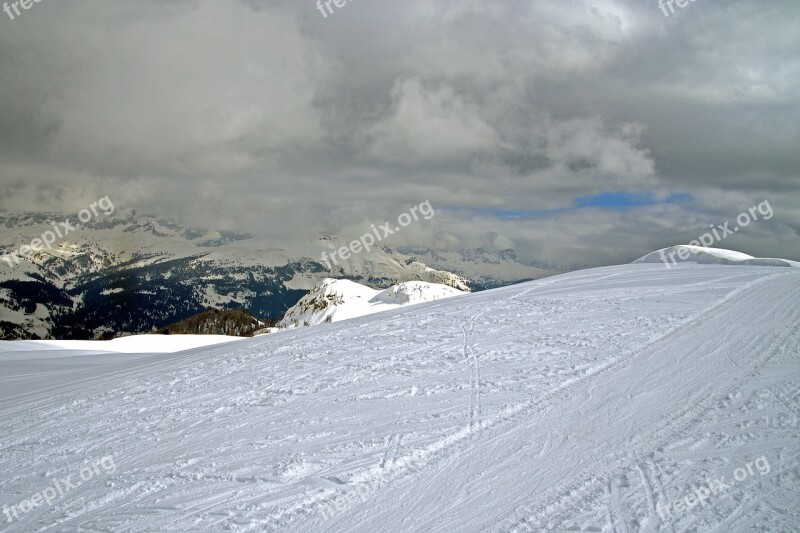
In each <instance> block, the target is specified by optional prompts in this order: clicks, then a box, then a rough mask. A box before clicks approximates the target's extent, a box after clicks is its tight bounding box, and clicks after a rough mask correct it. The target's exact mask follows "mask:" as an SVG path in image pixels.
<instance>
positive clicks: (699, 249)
mask: <svg viewBox="0 0 800 533" xmlns="http://www.w3.org/2000/svg"><path fill="white" fill-rule="evenodd" d="M634 263H662V264H665V265H667V266H668V267H672V266H674V265H676V264H677V263H698V264H702V265H748V266H774V267H793V268H800V263H798V262H797V261H790V260H788V259H776V258H760V257H753V256H752V255H747V254H743V253H742V252H737V251H734V250H726V249H724V248H706V247H703V246H692V245H679V246H672V247H670V248H663V249H661V250H656V251H655V252H651V253H649V254H647V255H646V256H644V257H640V258H639V259H637V260H636V261H634Z"/></svg>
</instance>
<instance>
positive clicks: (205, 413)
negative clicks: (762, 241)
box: [0, 264, 800, 532]
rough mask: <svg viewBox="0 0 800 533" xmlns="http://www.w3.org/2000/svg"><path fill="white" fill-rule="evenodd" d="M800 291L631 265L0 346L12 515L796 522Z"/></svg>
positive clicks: (0, 453) (178, 523) (253, 524)
mask: <svg viewBox="0 0 800 533" xmlns="http://www.w3.org/2000/svg"><path fill="white" fill-rule="evenodd" d="M799 298H800V271H798V270H796V269H792V268H769V267H759V266H748V267H742V266H727V265H725V266H720V265H696V264H679V265H677V266H675V267H673V268H671V269H666V268H664V266H663V265H656V264H634V265H625V266H619V267H610V268H601V269H595V270H589V271H581V272H574V273H570V274H565V275H561V276H557V277H553V278H549V279H547V280H544V281H537V282H532V283H526V284H523V285H517V286H512V287H506V288H502V289H497V290H493V291H487V292H481V293H477V294H470V295H464V296H460V297H458V298H449V299H445V300H441V301H436V302H431V303H425V304H420V305H418V306H414V307H413V308H405V307H402V308H399V309H397V310H395V311H389V312H387V313H382V314H379V315H371V316H366V317H361V318H355V319H353V320H350V321H346V322H340V323H337V324H330V325H328V326H326V327H320V328H298V329H295V330H291V331H284V332H281V333H278V334H275V335H267V336H264V337H258V338H255V339H247V340H243V341H236V342H234V343H231V344H225V345H221V346H217V347H211V348H201V349H197V350H193V351H188V352H181V353H177V354H171V355H136V354H129V355H102V356H91V355H89V356H84V357H71V358H63V359H60V360H41V361H27V362H26V361H5V362H4V361H0V420H2V421H3V431H2V432H0V506H2V505H7V506H8V507H7V508H5V509H6V510H8V512H9V516H10V517H11V522H7V521H6V522H4V523H2V525H1V526H0V527H2V528H3V530H4V531H11V532H17V531H19V532H22V531H25V532H27V531H39V530H51V531H134V532H135V531H253V532H256V531H301V532H302V531H308V532H317V531H354V532H355V531H359V532H360V531H364V532H372V531H397V532H403V531H427V532H450V531H537V532H538V531H629V532H632V531H651V532H661V531H664V532H678V531H718V532H727V531H756V530H757V531H796V530H797V524H799V523H800V507H799V506H798V505H797V502H798V501H800V471H798V464H800V417H799V416H798V414H800V395H798V392H797V383H798V380H800V366H799V365H800V335H798V331H800V307H798V305H797V302H798V299H799ZM82 476H84V477H82ZM64 480H68V481H70V485H69V486H65V484H66V481H64ZM56 484H58V485H57V486H58V487H60V488H61V489H64V491H63V493H60V492H58V491H55V490H54V489H53V487H54V486H55V485H56ZM45 491H47V492H45ZM695 491H696V492H695ZM37 495H38V496H41V495H47V496H48V497H49V500H48V501H47V502H45V501H43V498H42V497H38V498H37ZM698 496H700V497H701V498H702V503H698ZM34 499H35V501H36V502H37V504H36V505H34V504H30V506H28V504H27V503H23V502H28V503H30V502H31V501H34ZM21 503H22V504H23V506H24V507H25V509H26V511H22V509H21V508H20V504H21ZM12 508H13V509H16V511H13V509H12ZM12 512H16V513H17V514H16V515H13V514H11V513H12ZM0 520H3V521H5V520H6V516H3V515H0Z"/></svg>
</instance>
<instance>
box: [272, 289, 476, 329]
mask: <svg viewBox="0 0 800 533" xmlns="http://www.w3.org/2000/svg"><path fill="white" fill-rule="evenodd" d="M463 294H466V293H465V292H464V291H460V290H458V289H454V288H452V287H448V286H447V285H441V284H438V283H426V282H422V281H408V282H405V283H398V284H397V285H392V286H391V287H389V288H388V289H385V290H382V291H379V290H375V289H371V288H369V287H367V286H365V285H361V284H359V283H354V282H352V281H349V280H346V279H332V278H327V279H324V280H322V281H320V282H319V283H318V284H317V286H316V287H314V289H313V290H311V292H309V293H308V294H307V295H305V296H304V297H303V298H301V299H300V301H299V302H297V304H296V305H294V306H293V307H292V308H291V309H289V310H288V311H287V312H286V315H285V316H284V318H283V320H281V322H280V325H281V327H283V328H295V327H300V326H317V325H319V324H323V323H325V322H338V321H340V320H347V319H350V318H355V317H359V316H365V315H371V314H373V313H380V312H382V311H389V310H392V309H397V308H398V307H401V306H404V305H414V304H419V303H423V302H433V301H435V300H441V299H443V298H451V297H453V296H460V295H463Z"/></svg>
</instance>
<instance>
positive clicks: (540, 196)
mask: <svg viewBox="0 0 800 533" xmlns="http://www.w3.org/2000/svg"><path fill="white" fill-rule="evenodd" d="M798 28H800V7H798V4H797V3H796V2H794V1H775V2H770V3H769V4H764V3H763V2H756V1H735V0H734V1H730V2H724V3H721V2H712V1H703V0H698V1H697V2H693V3H690V4H689V5H688V6H687V7H686V8H683V9H681V10H680V11H679V12H678V13H676V14H675V15H672V16H671V17H669V18H666V17H664V16H663V14H662V13H661V11H660V10H659V9H658V3H657V2H656V1H652V2H651V1H647V2H633V1H630V2H624V1H616V0H570V1H564V0H559V1H528V2H523V1H502V2H478V1H470V0H460V1H445V0H440V1H424V0H411V1H409V2H402V3H399V2H388V1H377V0H373V1H371V2H367V1H357V0H354V1H352V2H348V3H347V4H346V5H345V7H343V8H341V9H336V10H335V11H334V13H332V14H331V15H329V16H328V17H327V18H323V17H322V15H321V14H320V13H319V11H317V8H316V5H315V2H313V1H312V0H304V1H300V2H298V1H296V0H295V1H291V2H290V1H288V0H287V1H278V2H276V1H269V2H266V1H264V2H259V1H255V0H252V1H247V2H244V1H231V2H213V1H210V0H205V1H188V0H182V1H177V0H175V1H163V0H162V1H142V2H135V3H131V2H121V1H115V0H111V1H109V0H105V1H102V2H101V1H99V0H85V1H80V2H69V3H66V2H41V3H39V4H35V5H34V7H33V8H32V9H31V10H29V11H26V12H24V13H23V15H22V16H21V17H19V18H17V19H16V20H13V21H12V20H10V19H8V18H6V19H0V67H2V76H1V77H0V158H1V159H0V192H2V195H1V196H0V197H2V201H0V207H3V208H7V209H59V210H64V211H72V210H75V209H78V208H80V207H81V206H83V205H85V204H86V202H87V201H93V200H96V199H97V198H99V197H101V196H105V195H110V196H111V197H112V198H114V200H115V204H116V205H118V206H120V207H122V206H128V207H130V208H136V209H137V210H139V211H140V212H156V213H162V214H165V215H178V216H181V217H182V218H184V219H185V220H186V221H187V222H188V223H191V224H193V225H205V226H212V227H220V228H224V229H245V230H247V231H250V232H252V233H261V234H263V235H264V236H266V237H270V238H272V239H277V240H284V241H289V240H292V239H307V238H308V239H311V238H313V236H314V235H315V234H317V233H319V232H325V233H340V234H343V235H346V234H350V233H352V234H354V235H360V234H362V233H363V229H364V227H365V226H366V227H368V226H369V224H371V223H375V222H382V221H383V220H387V219H390V218H393V217H395V216H396V215H397V214H398V213H401V212H403V211H405V210H406V208H407V207H408V206H409V205H416V204H418V203H419V202H421V201H423V200H430V201H431V203H432V204H433V205H434V207H437V208H438V209H437V217H436V218H435V219H434V220H433V221H431V223H429V224H426V225H424V226H422V225H420V226H418V227H415V228H408V230H407V231H404V232H403V234H402V235H398V236H397V242H396V244H397V245H404V244H414V245H426V244H427V245H433V246H442V247H450V248H459V247H467V246H475V245H492V246H495V247H509V246H510V247H515V248H517V249H518V250H519V252H520V256H521V257H522V258H524V259H531V260H533V259H538V260H561V261H569V262H581V263H593V264H598V263H604V262H618V261H620V260H627V259H632V258H635V257H636V256H638V255H643V254H644V253H646V252H647V251H649V250H650V249H653V248H656V247H662V246H666V245H670V244H675V243H678V242H682V241H685V240H688V239H690V238H695V237H696V236H697V234H698V232H700V233H702V231H704V229H705V228H706V227H708V225H709V224H712V223H713V224H716V223H722V222H724V221H725V220H726V219H728V218H731V217H735V216H736V215H737V214H738V213H739V212H741V211H742V210H744V209H747V208H749V207H751V206H752V205H755V204H756V203H758V202H760V201H763V200H765V199H768V200H770V201H771V203H772V205H773V207H774V209H775V213H776V215H775V217H774V218H773V219H772V220H770V221H764V222H763V223H761V224H760V225H758V226H757V227H756V226H754V227H751V228H748V231H747V232H743V233H742V234H738V235H737V236H736V237H734V238H731V239H730V242H726V243H725V245H726V246H730V247H737V248H740V249H742V250H743V251H747V252H750V253H758V254H760V255H776V256H789V257H790V258H793V259H800V246H798V245H799V244H800V195H798V194H797V193H798V189H800V176H799V175H798V174H800V170H798V169H800V151H798V150H797V147H798V146H800V132H798V128H799V126H798V124H800V120H798V119H800V102H798V99H800V91H798V78H799V77H800V30H798ZM620 191H622V192H625V193H630V194H634V195H635V194H647V195H651V196H652V197H653V198H655V199H662V200H665V201H666V200H667V199H669V198H671V197H673V196H674V195H691V197H692V198H693V199H694V201H693V202H684V203H680V204H672V203H660V202H658V201H655V202H652V203H648V204H647V205H641V206H637V207H635V208H631V209H626V210H617V209H605V208H603V207H597V208H591V209H580V210H566V211H559V210H562V209H564V208H569V207H570V206H572V205H574V202H575V200H576V199H577V198H581V197H588V196H592V195H597V194H603V193H610V192H620ZM537 210H542V211H546V210H553V214H552V215H550V216H537V217H522V218H504V217H503V216H499V215H495V214H493V213H504V212H512V211H537ZM476 213H481V214H479V215H478V214H476ZM390 244H395V243H394V242H393V243H390Z"/></svg>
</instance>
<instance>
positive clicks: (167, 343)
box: [0, 335, 244, 360]
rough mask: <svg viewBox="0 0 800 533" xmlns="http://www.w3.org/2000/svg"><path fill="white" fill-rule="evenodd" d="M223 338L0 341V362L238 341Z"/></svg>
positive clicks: (169, 349)
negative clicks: (41, 355) (37, 355)
mask: <svg viewBox="0 0 800 533" xmlns="http://www.w3.org/2000/svg"><path fill="white" fill-rule="evenodd" d="M243 338H244V337H231V336H225V335H130V336H128V337H120V338H118V339H113V340H110V341H62V340H59V341H0V360H2V359H4V358H5V359H9V358H10V357H11V354H17V355H18V357H20V358H28V359H30V358H31V357H32V356H33V353H34V352H36V353H40V354H41V353H44V354H45V355H48V356H49V357H63V356H67V355H79V354H86V353H95V354H97V353H126V354H130V353H174V352H182V351H184V350H191V349H193V348H201V347H204V346H214V345H215V344H222V343H226V342H233V341H236V340H241V339H243Z"/></svg>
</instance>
